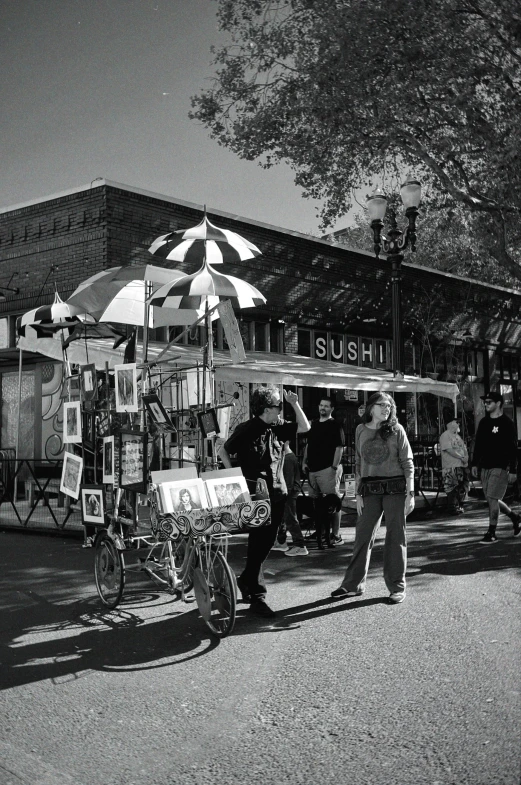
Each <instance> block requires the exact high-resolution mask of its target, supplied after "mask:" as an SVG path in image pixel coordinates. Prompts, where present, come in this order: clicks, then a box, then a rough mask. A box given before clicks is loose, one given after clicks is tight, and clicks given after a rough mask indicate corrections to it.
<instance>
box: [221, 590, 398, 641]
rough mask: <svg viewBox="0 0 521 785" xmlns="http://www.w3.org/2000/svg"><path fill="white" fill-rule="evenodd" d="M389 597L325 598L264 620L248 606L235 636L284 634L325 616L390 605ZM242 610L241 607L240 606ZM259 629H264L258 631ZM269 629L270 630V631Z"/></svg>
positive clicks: (295, 606) (239, 620)
mask: <svg viewBox="0 0 521 785" xmlns="http://www.w3.org/2000/svg"><path fill="white" fill-rule="evenodd" d="M388 604H389V603H388V598H387V597H372V598H371V599H365V600H364V599H357V600H354V601H353V600H352V599H351V600H349V601H346V598H343V600H342V598H341V599H340V600H335V599H333V598H332V597H329V598H328V597H324V598H322V599H320V600H315V601H314V602H308V603H303V604H302V605H293V606H291V607H289V608H282V609H280V610H279V611H277V615H276V616H275V617H274V618H271V619H269V618H268V619H264V618H262V617H259V616H254V615H253V614H250V613H249V612H248V610H247V606H246V605H245V606H244V608H245V609H246V612H245V614H244V615H242V614H240V615H239V616H238V618H237V621H238V622H240V624H239V626H238V627H237V626H236V627H235V630H234V633H233V634H234V635H250V634H252V633H257V632H283V631H284V630H287V629H296V628H298V627H300V626H301V624H303V623H304V622H306V621H312V620H313V619H318V618H321V617H324V616H331V615H333V614H336V613H345V612H347V611H354V610H359V609H360V608H369V607H371V606H372V605H388ZM239 609H240V606H239ZM259 627H261V628H264V629H260V630H259V629H258V628H259ZM268 627H269V629H268Z"/></svg>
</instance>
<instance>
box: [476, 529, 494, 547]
mask: <svg viewBox="0 0 521 785" xmlns="http://www.w3.org/2000/svg"><path fill="white" fill-rule="evenodd" d="M480 542H481V543H483V544H484V545H487V544H488V543H489V542H497V537H496V534H495V532H491V531H488V532H487V533H486V534H485V536H484V537H483V539H482V540H480Z"/></svg>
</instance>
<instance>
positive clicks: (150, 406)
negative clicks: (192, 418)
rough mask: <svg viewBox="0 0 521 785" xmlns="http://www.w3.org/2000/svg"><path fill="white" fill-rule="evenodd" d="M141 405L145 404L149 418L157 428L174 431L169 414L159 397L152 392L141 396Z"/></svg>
mask: <svg viewBox="0 0 521 785" xmlns="http://www.w3.org/2000/svg"><path fill="white" fill-rule="evenodd" d="M143 405H144V406H145V408H146V410H147V412H148V415H149V417H150V419H151V420H152V421H153V422H154V424H155V425H156V427H157V428H158V430H160V431H171V432H173V433H175V432H176V428H175V426H174V424H173V422H172V420H171V419H170V415H169V414H168V412H167V410H166V409H165V407H164V406H163V404H162V403H161V401H160V400H159V397H158V396H157V395H156V394H155V393H152V394H150V395H144V396H143Z"/></svg>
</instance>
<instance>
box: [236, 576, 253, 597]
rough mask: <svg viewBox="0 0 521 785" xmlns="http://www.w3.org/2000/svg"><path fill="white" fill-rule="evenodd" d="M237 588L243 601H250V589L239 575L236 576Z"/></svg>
mask: <svg viewBox="0 0 521 785" xmlns="http://www.w3.org/2000/svg"><path fill="white" fill-rule="evenodd" d="M237 588H238V589H239V591H240V593H241V599H242V601H243V602H251V594H250V590H249V589H248V586H247V585H246V582H245V580H244V578H242V577H240V576H239V577H238V578H237Z"/></svg>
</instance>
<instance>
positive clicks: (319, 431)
mask: <svg viewBox="0 0 521 785" xmlns="http://www.w3.org/2000/svg"><path fill="white" fill-rule="evenodd" d="M333 409H334V407H333V402H332V400H331V398H327V397H324V398H321V399H320V403H319V405H318V414H319V419H318V420H313V422H312V423H311V430H310V431H309V433H308V438H307V444H306V448H305V450H304V460H303V462H302V469H303V470H304V471H309V477H308V479H309V495H310V496H311V498H314V499H318V498H319V497H320V496H322V495H324V496H328V495H330V494H333V495H336V496H337V497H338V498H339V499H341V498H342V492H341V490H340V481H341V480H342V464H341V461H342V453H343V451H344V445H345V436H344V429H343V428H342V425H341V424H340V423H339V422H337V420H335V419H334V418H333ZM341 515H342V513H341V511H338V512H335V513H334V516H333V527H332V528H333V537H332V541H333V543H335V544H340V543H341V542H342V537H341V536H340V518H341Z"/></svg>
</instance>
